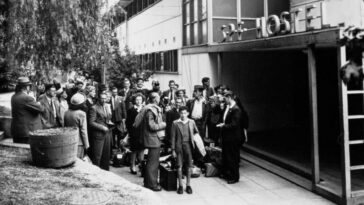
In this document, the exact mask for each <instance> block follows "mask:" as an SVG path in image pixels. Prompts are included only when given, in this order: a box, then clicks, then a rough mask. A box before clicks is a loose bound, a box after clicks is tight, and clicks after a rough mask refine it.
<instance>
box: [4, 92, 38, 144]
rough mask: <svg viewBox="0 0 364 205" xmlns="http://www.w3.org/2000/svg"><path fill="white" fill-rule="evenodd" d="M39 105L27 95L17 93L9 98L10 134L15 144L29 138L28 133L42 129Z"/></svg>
mask: <svg viewBox="0 0 364 205" xmlns="http://www.w3.org/2000/svg"><path fill="white" fill-rule="evenodd" d="M43 111H44V108H43V106H42V105H41V104H39V103H37V102H36V101H35V99H34V98H32V97H30V96H29V95H27V94H25V93H23V92H18V93H16V94H14V95H13V96H12V97H11V116H12V123H11V133H12V135H13V139H14V141H15V142H20V141H18V139H26V138H29V131H34V130H39V129H42V122H41V116H40V114H41V113H42V112H43Z"/></svg>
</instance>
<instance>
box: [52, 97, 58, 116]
mask: <svg viewBox="0 0 364 205" xmlns="http://www.w3.org/2000/svg"><path fill="white" fill-rule="evenodd" d="M51 107H52V111H53V117H54V118H56V117H57V116H56V115H57V114H56V108H55V107H54V103H53V100H51Z"/></svg>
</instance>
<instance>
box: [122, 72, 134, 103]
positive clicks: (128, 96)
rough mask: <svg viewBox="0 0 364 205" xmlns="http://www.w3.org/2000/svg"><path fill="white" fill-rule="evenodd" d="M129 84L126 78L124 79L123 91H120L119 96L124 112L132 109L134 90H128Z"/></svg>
mask: <svg viewBox="0 0 364 205" xmlns="http://www.w3.org/2000/svg"><path fill="white" fill-rule="evenodd" d="M130 86H131V83H130V80H129V79H128V78H124V82H123V89H122V90H121V91H120V95H121V96H122V97H123V100H124V103H125V107H126V110H129V109H130V108H132V107H133V97H132V96H133V94H134V90H133V89H132V88H130Z"/></svg>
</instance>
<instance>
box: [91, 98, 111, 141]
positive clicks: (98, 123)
mask: <svg viewBox="0 0 364 205" xmlns="http://www.w3.org/2000/svg"><path fill="white" fill-rule="evenodd" d="M110 120H111V113H108V112H105V110H104V108H103V106H102V105H100V104H99V103H97V104H95V105H94V106H92V107H91V110H90V128H91V130H92V133H91V136H92V137H94V138H104V137H105V135H106V133H107V132H105V131H104V128H105V127H106V128H108V125H107V122H109V121H110Z"/></svg>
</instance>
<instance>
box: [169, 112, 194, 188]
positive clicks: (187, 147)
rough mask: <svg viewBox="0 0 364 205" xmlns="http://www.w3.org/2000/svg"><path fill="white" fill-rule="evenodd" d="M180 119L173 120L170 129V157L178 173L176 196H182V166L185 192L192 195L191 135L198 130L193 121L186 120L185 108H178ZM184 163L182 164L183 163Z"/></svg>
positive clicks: (192, 145)
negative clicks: (185, 172) (172, 158)
mask: <svg viewBox="0 0 364 205" xmlns="http://www.w3.org/2000/svg"><path fill="white" fill-rule="evenodd" d="M179 114H180V118H179V119H178V120H175V121H174V122H173V124H172V129H171V148H172V155H173V157H174V158H176V159H177V168H178V170H177V173H178V184H179V187H178V189H177V193H178V194H183V185H182V165H184V166H185V167H186V168H187V170H188V171H187V182H186V192H187V193H188V194H192V188H191V184H190V181H191V172H192V167H193V165H192V149H193V147H194V143H193V135H194V134H196V133H198V129H197V127H196V124H195V122H194V121H193V120H191V119H189V118H188V115H189V112H188V108H187V107H186V106H182V107H180V108H179ZM183 162H184V163H183Z"/></svg>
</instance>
